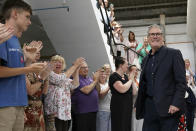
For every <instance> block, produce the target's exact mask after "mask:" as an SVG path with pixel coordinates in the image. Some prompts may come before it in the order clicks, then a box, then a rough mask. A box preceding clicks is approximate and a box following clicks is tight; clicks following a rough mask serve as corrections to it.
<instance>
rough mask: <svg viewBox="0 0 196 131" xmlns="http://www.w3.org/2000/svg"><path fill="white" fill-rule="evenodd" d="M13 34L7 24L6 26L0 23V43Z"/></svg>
mask: <svg viewBox="0 0 196 131" xmlns="http://www.w3.org/2000/svg"><path fill="white" fill-rule="evenodd" d="M13 34H14V29H13V28H12V27H11V26H9V27H6V26H5V25H4V24H1V23H0V44H1V43H3V42H5V41H6V40H8V39H9V38H11V37H12V36H13Z"/></svg>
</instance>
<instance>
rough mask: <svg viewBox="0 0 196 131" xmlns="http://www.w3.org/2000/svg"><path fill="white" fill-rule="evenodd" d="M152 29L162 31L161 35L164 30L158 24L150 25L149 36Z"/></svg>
mask: <svg viewBox="0 0 196 131" xmlns="http://www.w3.org/2000/svg"><path fill="white" fill-rule="evenodd" d="M152 28H158V29H160V30H161V33H163V28H162V26H159V25H157V24H153V25H150V26H149V27H148V31H147V33H148V35H149V32H150V30H151V29H152Z"/></svg>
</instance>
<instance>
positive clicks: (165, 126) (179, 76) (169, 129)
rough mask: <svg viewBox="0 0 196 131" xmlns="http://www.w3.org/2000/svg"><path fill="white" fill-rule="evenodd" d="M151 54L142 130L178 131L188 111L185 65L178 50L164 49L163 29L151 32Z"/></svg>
mask: <svg viewBox="0 0 196 131" xmlns="http://www.w3.org/2000/svg"><path fill="white" fill-rule="evenodd" d="M148 42H149V44H150V46H151V48H152V49H151V51H150V52H149V54H148V55H147V56H146V57H145V58H144V60H143V63H142V72H141V76H140V85H139V91H138V97H137V100H136V118H137V119H141V118H144V123H143V131H176V130H177V128H178V123H179V121H178V120H179V117H180V115H181V113H183V112H184V109H185V99H184V96H185V90H186V78H185V64H184V60H183V58H182V54H181V52H180V51H179V50H176V49H172V48H167V47H166V46H164V39H163V34H162V30H161V27H160V26H158V25H152V26H150V27H149V30H148Z"/></svg>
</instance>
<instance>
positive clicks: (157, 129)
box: [142, 98, 179, 131]
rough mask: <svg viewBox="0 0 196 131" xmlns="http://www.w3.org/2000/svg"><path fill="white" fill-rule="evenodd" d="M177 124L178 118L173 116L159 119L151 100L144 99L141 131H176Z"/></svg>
mask: <svg viewBox="0 0 196 131" xmlns="http://www.w3.org/2000/svg"><path fill="white" fill-rule="evenodd" d="M178 123H179V120H178V117H177V116H175V115H174V116H168V117H160V116H159V114H158V113H157V110H156V107H155V105H154V102H153V99H151V98H147V99H146V101H145V114H144V123H143V129H142V131H177V129H178Z"/></svg>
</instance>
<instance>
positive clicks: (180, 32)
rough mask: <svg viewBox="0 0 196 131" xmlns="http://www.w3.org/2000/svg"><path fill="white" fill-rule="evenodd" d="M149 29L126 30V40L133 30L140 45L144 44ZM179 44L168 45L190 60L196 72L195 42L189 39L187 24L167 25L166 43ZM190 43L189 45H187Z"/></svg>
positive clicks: (134, 28) (132, 28) (135, 28)
mask: <svg viewBox="0 0 196 131" xmlns="http://www.w3.org/2000/svg"><path fill="white" fill-rule="evenodd" d="M147 29H148V27H147V26H145V27H131V28H124V34H123V35H124V38H126V40H127V38H128V32H129V31H130V30H131V31H133V32H134V33H135V35H136V39H137V41H138V42H139V43H141V42H143V38H144V37H145V36H147ZM175 42H176V43H179V42H182V43H180V44H168V45H167V46H168V47H172V48H176V49H179V50H180V51H181V52H182V55H183V57H184V59H185V58H188V59H190V62H191V65H192V69H193V71H195V53H194V42H192V40H191V39H190V38H189V37H188V35H187V33H186V24H173V25H166V43H175ZM186 42H188V43H186ZM189 42H190V43H189Z"/></svg>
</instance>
